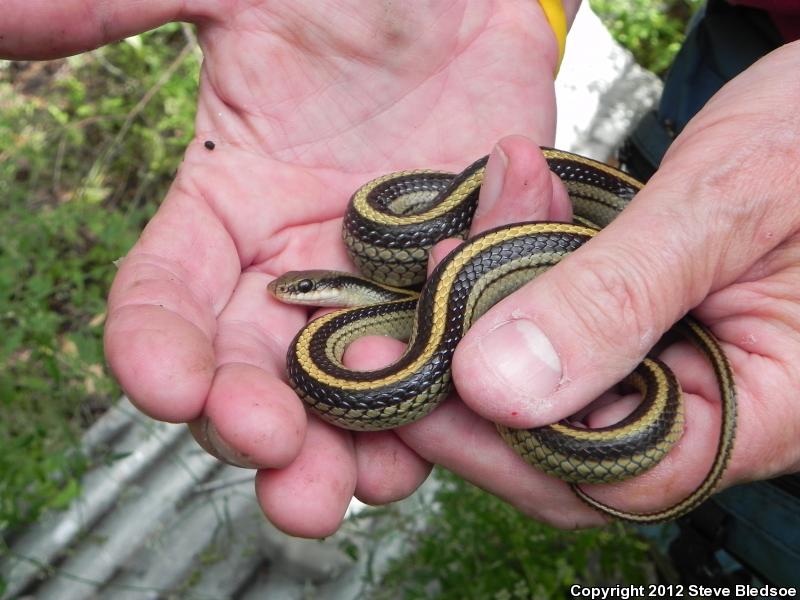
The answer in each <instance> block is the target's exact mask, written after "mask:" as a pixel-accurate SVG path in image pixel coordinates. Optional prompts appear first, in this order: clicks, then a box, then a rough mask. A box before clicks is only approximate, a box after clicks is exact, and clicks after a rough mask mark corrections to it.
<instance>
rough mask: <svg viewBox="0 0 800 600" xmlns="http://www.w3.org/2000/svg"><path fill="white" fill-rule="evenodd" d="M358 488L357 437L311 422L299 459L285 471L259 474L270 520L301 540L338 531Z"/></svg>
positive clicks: (259, 489)
mask: <svg viewBox="0 0 800 600" xmlns="http://www.w3.org/2000/svg"><path fill="white" fill-rule="evenodd" d="M355 487H356V462H355V450H354V448H353V443H352V436H351V434H350V433H349V432H346V431H343V430H341V429H337V428H335V427H331V426H330V425H328V424H327V423H323V422H321V421H319V420H318V419H317V418H314V417H312V418H310V419H309V421H308V429H307V432H306V437H305V442H304V443H303V447H302V449H301V450H300V453H299V455H298V456H297V458H296V459H295V460H294V461H293V462H291V463H290V464H289V465H287V466H286V467H284V468H282V469H272V470H262V471H259V472H258V474H257V475H256V495H257V497H258V501H259V504H260V505H261V508H262V509H263V510H264V513H265V514H266V515H267V517H268V518H269V520H270V521H271V522H272V523H273V524H274V525H275V526H276V527H277V528H278V529H280V530H282V531H285V532H286V533H288V534H290V535H294V536H298V537H308V538H321V537H327V536H329V535H331V534H333V533H335V532H336V530H337V529H338V528H339V525H340V524H341V522H342V519H343V518H344V514H345V511H346V510H347V507H348V505H349V504H350V500H351V498H352V497H353V492H354V491H355Z"/></svg>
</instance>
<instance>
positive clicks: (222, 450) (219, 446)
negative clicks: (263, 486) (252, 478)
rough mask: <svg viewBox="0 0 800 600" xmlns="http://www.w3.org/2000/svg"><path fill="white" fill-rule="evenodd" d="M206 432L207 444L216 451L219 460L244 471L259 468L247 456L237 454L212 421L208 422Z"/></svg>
mask: <svg viewBox="0 0 800 600" xmlns="http://www.w3.org/2000/svg"><path fill="white" fill-rule="evenodd" d="M204 430H205V431H204V432H205V439H206V442H207V443H208V444H209V445H210V446H211V447H212V448H213V449H214V453H215V454H216V455H217V458H219V459H220V460H222V461H223V462H226V463H228V464H229V465H233V466H234V467H242V468H244V469H257V468H258V465H257V464H255V463H253V462H251V461H250V460H248V459H247V457H246V456H243V455H242V454H240V453H239V452H236V451H235V450H234V449H233V448H231V447H230V446H229V445H228V443H227V442H226V441H225V440H223V439H222V437H220V435H219V433H217V428H216V427H214V425H213V423H211V420H210V419H209V420H207V422H206V426H205V428H204Z"/></svg>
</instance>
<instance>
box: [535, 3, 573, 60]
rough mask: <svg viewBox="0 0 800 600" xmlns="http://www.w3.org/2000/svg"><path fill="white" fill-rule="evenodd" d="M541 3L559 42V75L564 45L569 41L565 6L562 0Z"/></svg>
mask: <svg viewBox="0 0 800 600" xmlns="http://www.w3.org/2000/svg"><path fill="white" fill-rule="evenodd" d="M539 5H540V6H541V7H542V12H544V16H545V17H547V22H548V23H550V27H551V28H552V30H553V33H554V34H556V41H557V42H558V63H557V64H556V75H557V74H558V69H559V67H560V66H561V61H562V60H563V58H564V46H565V45H566V43H567V16H566V15H565V14H564V6H563V5H562V4H561V0H539Z"/></svg>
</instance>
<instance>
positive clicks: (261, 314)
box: [204, 272, 306, 468]
mask: <svg viewBox="0 0 800 600" xmlns="http://www.w3.org/2000/svg"><path fill="white" fill-rule="evenodd" d="M268 280H269V277H268V276H266V275H264V274H262V273H257V272H251V273H244V274H243V275H242V278H241V280H240V282H239V284H238V285H237V287H236V290H235V292H234V294H233V296H232V297H231V300H230V302H229V303H228V305H227V306H226V307H225V310H224V311H223V312H222V314H220V316H219V329H218V333H217V336H216V339H215V344H214V346H215V350H216V355H217V362H218V365H219V366H218V369H217V372H216V374H215V376H214V381H213V383H212V386H211V390H210V392H209V394H208V400H207V402H206V406H205V411H204V416H205V418H206V419H207V421H208V423H207V425H206V428H207V437H208V442H209V444H210V445H211V446H212V448H213V449H214V451H215V453H216V454H217V455H218V456H219V457H220V458H222V459H223V460H226V461H227V462H230V463H232V464H236V465H239V466H244V467H253V468H257V467H283V466H286V465H287V464H288V463H289V462H291V460H292V459H293V458H294V457H295V456H296V455H297V453H298V452H299V451H300V447H301V445H302V443H303V438H304V436H305V427H306V414H305V411H304V409H303V405H302V403H301V402H300V401H299V400H298V398H297V396H296V395H295V393H294V391H293V390H292V389H291V388H290V387H289V386H288V385H287V384H286V382H285V381H284V380H285V376H284V370H285V351H284V348H285V347H286V345H288V343H289V341H290V340H291V339H292V337H293V336H294V334H295V332H296V330H297V329H298V328H299V327H300V326H301V325H302V324H303V323H304V322H305V315H304V313H303V311H298V310H292V308H291V307H289V306H286V305H283V304H281V303H279V302H277V301H276V300H275V299H273V298H271V297H270V295H269V294H267V293H266V291H265V290H266V284H267V282H268Z"/></svg>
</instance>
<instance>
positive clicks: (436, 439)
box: [398, 400, 605, 529]
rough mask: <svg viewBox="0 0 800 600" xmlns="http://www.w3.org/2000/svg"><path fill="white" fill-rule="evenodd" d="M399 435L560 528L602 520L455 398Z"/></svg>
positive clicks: (423, 453)
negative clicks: (516, 451) (522, 456)
mask: <svg viewBox="0 0 800 600" xmlns="http://www.w3.org/2000/svg"><path fill="white" fill-rule="evenodd" d="M398 435H399V436H400V437H401V439H402V440H403V441H404V442H405V443H406V444H408V445H409V446H411V447H413V448H414V450H415V451H416V452H418V453H419V454H420V455H421V456H422V457H424V458H425V459H426V460H428V461H431V462H434V463H437V464H441V465H442V466H444V467H445V468H447V469H449V470H450V471H453V472H454V473H457V474H458V475H460V476H462V477H464V478H465V479H467V480H468V481H472V482H474V483H475V484H476V485H478V486H480V487H481V488H483V489H485V490H486V491H488V492H490V493H492V494H494V495H496V496H498V497H500V498H502V499H503V500H505V501H506V502H508V503H509V504H511V505H513V506H514V507H516V508H517V509H519V510H520V511H522V512H523V513H525V514H526V515H529V516H531V517H533V518H535V519H538V520H540V521H544V522H546V523H550V524H551V525H555V526H557V527H563V528H565V529H576V528H579V527H592V526H597V525H602V524H603V523H604V522H605V519H604V518H603V517H602V516H600V515H599V514H598V513H597V512H595V511H594V510H592V509H590V508H589V507H587V506H586V505H585V504H583V502H581V501H580V500H579V499H578V498H577V497H576V496H575V495H574V494H573V493H572V491H571V490H570V489H569V487H568V486H567V485H566V484H565V483H563V482H561V481H558V480H557V479H554V478H552V477H549V476H547V475H545V474H544V473H541V472H540V471H537V470H536V469H534V468H533V467H530V466H528V465H527V464H525V463H524V462H523V460H522V459H521V458H520V457H519V456H517V454H516V453H514V451H513V450H512V449H511V448H510V447H509V446H508V445H506V443H505V442H503V440H502V439H501V438H500V435H499V434H498V433H497V430H496V429H495V427H494V425H493V424H491V423H489V422H488V421H486V420H484V419H482V418H480V417H479V416H478V415H476V414H475V413H474V412H472V411H470V410H469V409H468V408H467V407H466V406H464V405H463V404H462V403H460V402H458V401H456V400H449V401H446V402H444V403H443V404H442V405H441V406H439V407H438V408H437V409H436V410H435V411H434V412H433V413H431V414H430V415H429V416H428V417H426V418H424V419H422V420H420V421H417V422H416V423H413V424H411V425H408V426H405V427H402V428H401V429H399V430H398Z"/></svg>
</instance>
